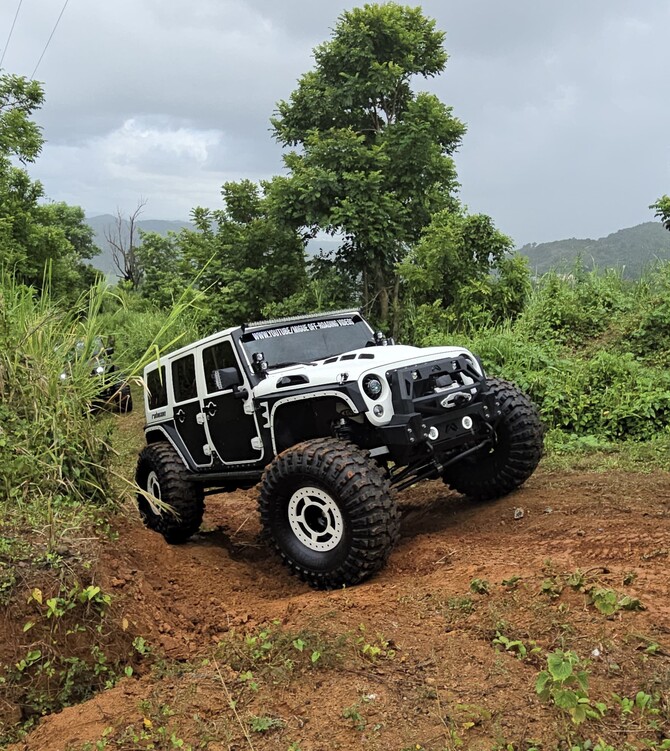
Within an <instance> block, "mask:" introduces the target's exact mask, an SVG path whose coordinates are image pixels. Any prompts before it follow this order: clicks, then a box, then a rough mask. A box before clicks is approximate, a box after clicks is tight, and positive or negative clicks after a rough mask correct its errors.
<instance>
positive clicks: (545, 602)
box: [17, 471, 670, 751]
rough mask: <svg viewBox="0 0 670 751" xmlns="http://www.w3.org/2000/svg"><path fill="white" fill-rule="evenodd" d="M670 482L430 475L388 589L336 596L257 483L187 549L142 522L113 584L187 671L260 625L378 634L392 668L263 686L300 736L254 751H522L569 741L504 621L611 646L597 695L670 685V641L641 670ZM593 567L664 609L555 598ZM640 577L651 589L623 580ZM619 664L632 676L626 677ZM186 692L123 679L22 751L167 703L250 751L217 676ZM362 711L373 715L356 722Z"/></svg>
mask: <svg viewBox="0 0 670 751" xmlns="http://www.w3.org/2000/svg"><path fill="white" fill-rule="evenodd" d="M669 480H670V477H668V475H667V474H665V473H660V472H659V473H656V474H651V475H632V474H623V473H609V474H593V473H588V474H563V475H555V474H551V473H548V472H545V471H539V472H538V473H537V474H536V475H535V476H534V477H533V478H532V479H531V481H529V482H528V484H527V485H526V486H525V487H524V488H523V489H522V490H520V491H519V492H517V493H515V494H514V495H512V496H510V497H508V498H506V499H503V500H500V501H497V502H494V503H490V504H483V505H475V504H472V503H470V502H468V501H466V500H464V499H463V498H461V497H459V496H458V495H456V494H454V493H451V492H450V491H449V490H448V489H447V488H446V487H445V486H444V485H443V484H442V483H440V482H432V483H424V484H422V485H420V486H417V487H414V488H412V489H411V490H409V491H406V492H405V493H404V494H402V496H401V507H402V510H403V521H402V537H401V540H400V543H399V544H398V546H397V548H396V549H395V550H394V552H393V554H392V555H391V558H390V560H389V563H388V565H387V566H386V568H385V569H384V570H383V571H382V572H381V573H379V574H378V575H377V576H375V577H374V578H373V579H372V580H371V581H370V582H367V583H365V584H363V585H360V586H357V587H353V588H350V589H345V590H338V591H334V592H317V591H313V590H311V589H310V588H308V587H307V585H305V584H303V583H301V582H300V581H298V580H297V579H294V578H292V577H291V576H290V575H289V574H288V571H287V569H285V568H284V567H283V566H282V565H281V563H279V561H278V559H277V558H276V557H275V555H274V554H273V553H272V551H270V550H269V549H268V548H267V547H266V546H265V545H264V544H263V543H262V542H261V541H260V539H259V532H260V529H259V524H258V519H257V514H256V496H255V492H254V491H249V492H246V493H232V494H227V495H219V496H213V497H210V498H208V499H207V511H206V516H205V523H204V525H203V529H202V531H201V533H200V534H199V535H198V536H197V537H196V538H194V539H193V540H192V541H191V542H189V543H187V544H186V545H183V546H179V547H170V546H168V545H166V544H165V543H164V542H163V540H162V538H161V537H159V536H157V535H155V534H153V533H150V532H148V531H146V530H145V529H143V528H142V527H141V525H140V524H139V522H137V521H134V520H129V521H123V522H122V523H121V527H120V529H119V532H120V538H119V541H118V542H117V543H113V544H109V545H108V546H107V547H106V548H105V550H104V551H103V554H102V558H101V560H100V563H99V567H98V568H99V570H98V576H99V578H100V579H101V583H102V584H103V587H105V588H107V589H108V590H110V591H112V592H113V593H115V594H116V595H117V597H118V598H119V599H120V600H122V602H123V607H124V613H123V615H124V617H125V618H127V619H128V620H129V621H130V622H131V624H133V627H134V628H135V629H137V631H138V632H140V633H142V634H144V635H145V636H146V638H147V640H148V642H149V643H150V644H153V645H155V646H156V647H157V648H158V649H159V650H161V651H163V652H164V653H165V654H166V655H167V656H168V657H169V658H174V659H176V660H181V661H183V660H189V661H191V662H193V661H194V660H195V658H197V657H199V656H203V655H208V654H210V653H211V651H212V649H213V648H214V647H215V645H216V644H217V643H218V642H220V641H221V640H224V639H225V638H226V636H227V635H228V634H230V633H231V629H232V630H240V629H243V630H249V631H253V630H254V629H255V628H257V627H258V626H259V625H262V624H268V623H271V622H272V621H278V622H280V623H281V624H282V627H284V628H286V629H297V630H299V629H301V628H304V627H305V626H309V627H312V628H314V627H317V626H324V627H326V628H327V630H328V631H329V632H330V633H333V634H338V633H339V634H343V633H351V632H356V631H357V630H362V629H363V628H364V629H366V631H365V633H367V634H376V633H377V632H381V633H382V634H383V636H384V639H385V640H387V641H388V642H389V643H390V644H391V645H393V647H394V648H395V652H396V656H395V657H394V658H393V659H392V660H386V661H377V662H374V663H366V662H365V661H363V660H361V661H360V663H359V664H358V665H355V666H354V668H350V669H349V670H348V671H341V672H332V673H328V672H321V673H317V672H315V673H313V674H312V673H310V674H308V675H307V676H305V677H303V678H301V680H300V681H299V682H298V684H297V685H296V683H295V682H293V683H291V684H290V685H289V686H288V687H286V686H284V687H283V688H281V687H280V688H275V689H273V690H272V691H270V690H268V693H266V694H264V693H263V691H262V690H261V692H260V695H259V696H260V697H261V698H254V697H252V699H251V700H250V704H249V706H250V707H251V706H254V707H255V706H256V705H255V704H253V702H256V704H258V703H259V702H261V703H262V707H261V708H260V709H258V711H261V709H262V710H263V711H264V712H266V713H268V714H272V715H273V716H278V717H281V718H282V721H283V723H284V728H283V729H282V730H281V731H275V732H274V734H273V733H259V734H257V736H256V737H254V738H253V739H252V742H253V747H254V748H257V749H265V748H267V749H273V748H277V749H286V748H288V747H289V744H290V743H291V742H298V741H299V743H300V745H299V748H300V749H302V751H308V750H314V751H316V750H317V749H319V750H320V749H331V748H343V749H344V748H347V749H348V748H370V749H376V748H378V749H387V748H388V749H398V751H399V750H400V749H402V748H409V747H411V748H416V747H417V744H418V745H419V746H421V747H422V748H425V749H442V748H449V747H452V746H453V747H455V745H458V744H455V740H454V738H455V737H459V738H460V737H462V738H463V739H464V741H465V743H466V745H465V747H466V748H482V749H484V748H486V749H489V748H493V747H494V743H501V742H502V741H503V740H504V741H505V742H514V743H515V744H516V743H518V744H519V745H518V748H519V749H521V748H525V747H526V746H523V745H521V744H522V743H523V742H527V741H528V739H534V738H540V739H542V738H544V739H549V741H552V739H556V738H558V737H561V735H560V734H561V732H563V731H561V730H560V727H561V726H560V723H559V720H557V715H556V711H555V710H554V709H552V708H549V707H546V706H544V705H541V704H540V703H539V701H538V699H537V698H536V697H535V695H534V690H533V684H534V677H535V676H536V674H537V670H538V669H539V668H540V667H542V665H541V664H540V663H539V662H536V663H533V662H532V661H531V662H529V663H526V662H521V661H519V660H516V659H514V655H513V654H503V655H502V657H501V655H499V654H498V653H497V652H496V651H495V650H494V648H493V647H492V644H491V640H492V637H493V636H494V635H495V632H496V630H498V629H500V628H506V629H508V632H509V635H510V636H511V637H516V638H523V639H533V640H535V641H537V642H538V644H540V645H541V646H542V647H543V648H544V649H546V650H550V649H554V648H556V647H557V646H564V647H565V648H568V647H569V648H571V649H574V650H575V651H576V652H577V653H578V654H580V655H581V656H586V657H588V656H589V655H591V654H592V653H593V654H596V653H597V654H598V655H600V656H599V657H598V658H594V660H593V665H592V666H591V671H592V678H593V685H594V687H595V688H598V687H599V686H602V691H603V692H606V693H607V694H608V695H609V693H610V692H611V691H617V692H623V693H625V692H628V693H629V694H630V692H631V691H632V692H633V694H634V693H635V691H636V690H638V689H639V688H641V687H643V686H642V685H641V684H644V687H647V688H650V687H651V683H653V682H654V681H656V682H657V683H659V682H660V683H662V681H663V680H666V681H668V684H669V685H670V661H669V660H668V658H667V653H665V654H666V656H663V652H664V650H663V649H661V650H660V654H658V655H655V656H654V659H655V660H656V661H655V662H654V664H653V666H652V667H653V669H654V671H653V673H651V672H649V670H650V669H651V668H650V666H649V664H648V662H647V661H641V660H640V659H639V653H640V641H639V639H640V638H642V637H641V636H640V635H643V637H644V639H646V640H647V641H644V640H643V641H642V644H643V645H646V644H648V643H651V642H654V643H655V642H658V643H659V644H661V645H664V646H665V649H668V647H670V597H668V593H669V590H670V588H669V585H668V581H669V576H668V561H669V558H670V482H669ZM515 509H517V512H516V516H517V517H520V518H515ZM549 559H550V561H551V562H550V563H548V560H549ZM576 569H581V570H582V571H587V572H588V574H589V576H591V577H594V578H597V581H598V583H599V585H601V586H604V587H605V586H607V587H612V588H613V589H616V590H617V591H618V592H621V593H624V594H630V595H631V596H635V597H638V598H639V599H640V600H641V601H642V603H643V604H644V606H645V607H646V609H645V610H644V611H643V612H619V613H617V614H616V616H615V617H612V618H606V617H605V616H603V615H602V614H600V613H598V612H597V611H595V609H594V608H593V606H591V605H589V604H588V599H587V597H586V596H585V595H584V593H583V592H573V591H572V590H569V588H567V587H566V588H565V591H564V592H563V594H561V595H560V597H555V598H551V597H550V596H545V595H543V594H541V587H542V582H543V581H545V580H546V579H547V577H549V578H551V577H552V576H554V575H555V578H556V580H557V581H558V580H559V579H560V576H558V575H559V574H563V575H565V574H567V573H570V572H574V571H575V570H576ZM629 572H632V574H631V576H629V578H633V579H634V581H633V582H632V583H631V584H629V585H628V586H624V585H623V580H624V576H625V574H626V573H629ZM512 577H520V580H519V585H518V586H517V587H516V588H515V587H514V586H513V585H510V586H508V587H505V586H503V585H502V584H501V583H502V582H503V580H509V579H510V578H512ZM473 579H481V580H486V581H487V582H489V583H490V584H491V593H490V594H489V595H475V594H472V593H471V592H470V583H471V581H472V580H473ZM468 603H470V604H468ZM566 624H567V625H566ZM638 637H639V638H638ZM370 638H372V637H370ZM594 649H596V652H594V651H593V650H594ZM503 651H504V650H503ZM615 663H616V665H617V669H620V670H621V672H620V673H619V674H613V672H612V671H613V669H612V668H611V665H613V664H615ZM650 676H651V677H650ZM183 680H186V679H184V678H183V676H175V675H174V674H172V675H171V676H167V677H165V676H164V677H162V678H161V677H160V676H156V675H145V676H143V677H142V678H141V679H139V680H136V679H134V678H133V679H131V680H126V679H124V680H123V681H122V682H121V684H120V685H119V686H118V687H116V688H115V689H113V690H111V691H108V692H105V693H104V694H102V695H100V696H98V697H96V698H95V699H93V700H92V701H90V702H87V703H86V704H84V705H81V706H79V707H74V708H70V709H66V710H64V711H63V712H62V713H60V714H59V715H55V716H52V717H48V718H45V719H44V720H43V721H42V723H41V724H40V725H39V727H38V728H37V730H36V731H34V732H33V733H32V734H31V735H29V736H28V738H27V740H26V742H25V743H24V744H21V745H20V746H17V748H24V749H40V750H41V751H50V750H52V749H53V750H54V751H56V750H58V751H62V750H63V749H66V748H73V749H74V748H77V749H79V748H80V747H81V744H83V743H84V742H85V741H89V740H90V741H92V740H95V739H98V738H100V734H101V733H102V731H103V730H104V729H105V728H106V727H109V726H113V727H121V726H122V725H123V724H124V723H126V724H128V723H133V722H138V721H139V720H141V717H142V713H141V712H140V711H139V710H138V702H139V701H140V700H141V699H143V698H144V699H145V700H146V699H147V697H152V696H154V697H156V696H158V694H159V693H160V695H161V696H162V697H163V698H162V700H165V701H167V700H168V699H169V701H171V702H172V704H173V705H174V706H177V707H178V715H179V716H180V717H192V716H193V714H194V713H195V714H198V713H199V716H200V715H201V716H202V717H205V718H208V720H207V721H208V722H210V724H211V723H214V724H216V722H221V723H223V725H222V726H221V727H223V726H225V728H226V730H225V733H224V732H223V730H221V732H220V733H219V736H216V737H214V736H212V737H213V738H214V739H213V740H211V741H210V742H209V745H207V746H206V747H207V748H211V749H219V748H220V749H225V748H229V749H232V748H240V749H241V748H248V745H247V742H246V739H245V738H244V736H243V735H242V731H241V730H240V727H237V726H236V724H235V721H234V718H231V717H230V716H228V715H230V712H229V711H228V710H227V702H226V701H225V698H224V697H223V696H222V693H221V686H220V685H218V686H216V685H215V684H216V680H215V677H214V678H212V674H211V669H210V672H209V673H207V676H205V677H203V678H202V680H201V681H200V685H199V687H198V688H197V691H195V690H194V692H192V693H193V696H192V697H191V698H190V699H189V698H187V699H184V696H183V695H182V694H183V691H182V692H181V693H180V689H179V687H180V686H182V687H183V686H185V685H186V684H184V683H183ZM650 682H651V683H650ZM187 683H188V681H187ZM660 683H659V686H658V687H659V688H663V690H667V689H668V685H666V686H664V687H662V686H660ZM189 685H190V684H189ZM165 692H167V694H166V693H165ZM196 694H197V696H196ZM166 696H168V699H166V698H165V697H166ZM189 696H190V695H189ZM366 696H373V697H374V699H369V700H366V699H365V697H366ZM361 697H363V698H361ZM350 706H355V707H358V708H359V709H357V710H355V711H354V712H353V719H352V716H351V714H352V713H351V712H350V717H349V718H348V719H346V718H344V717H343V710H345V712H344V714H346V708H347V707H350ZM448 707H451V710H448V709H447V708H448ZM463 707H477V708H478V709H476V710H464V709H463ZM459 708H460V709H459ZM468 712H469V713H470V714H468ZM356 713H359V714H360V715H364V725H363V722H358V723H357V721H356V718H355V715H356ZM459 713H460V714H459ZM471 715H472V716H471ZM217 718H218V719H217ZM464 718H465V719H464ZM185 722H186V721H185ZM557 723H558V724H557ZM185 727H186V730H185V733H186V735H188V733H189V732H195V731H193V729H192V727H191V726H190V725H189V724H188V722H186V725H185ZM189 728H190V730H189ZM373 728H374V731H373ZM557 728H558V729H557ZM599 732H601V731H599ZM450 733H451V735H449V734H450ZM224 736H225V737H224ZM193 737H195V736H193ZM198 737H200V736H198ZM448 742H449V743H451V742H453V744H455V745H453V744H452V746H449V745H448ZM77 744H79V745H77ZM130 747H131V746H128V748H130ZM138 747H142V746H138ZM169 747H170V746H168V745H166V746H165V748H169ZM194 747H195V746H194ZM203 747H204V746H203ZM548 747H550V748H554V746H553V745H550V746H548ZM110 748H116V747H115V746H110ZM123 748H126V746H123ZM296 748H297V746H296ZM516 748H517V746H515V749H516Z"/></svg>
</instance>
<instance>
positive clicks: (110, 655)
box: [0, 580, 132, 719]
mask: <svg viewBox="0 0 670 751" xmlns="http://www.w3.org/2000/svg"><path fill="white" fill-rule="evenodd" d="M111 603H112V598H111V596H110V595H109V594H107V593H105V592H103V591H102V590H101V588H100V587H99V586H98V585H94V584H89V585H87V586H84V585H83V584H81V583H80V582H79V581H77V580H75V581H74V583H73V584H72V585H67V584H66V583H65V582H63V583H62V584H61V585H60V587H59V588H58V589H57V590H56V591H54V592H53V593H52V595H51V596H48V595H47V594H45V593H43V592H42V590H41V589H39V588H37V587H35V588H33V589H32V591H31V594H30V597H29V598H28V604H29V605H30V606H31V608H32V612H31V619H30V620H29V621H27V622H26V623H25V624H24V627H23V634H24V636H23V637H22V642H23V644H24V645H25V646H23V647H22V648H23V650H24V651H23V653H22V654H21V655H20V656H19V657H18V659H16V661H15V662H14V664H13V665H11V664H10V665H5V666H2V668H1V669H0V683H2V684H3V690H4V693H5V696H8V697H11V699H12V701H13V702H17V703H20V704H21V706H22V708H23V716H24V718H26V719H29V718H31V717H36V716H41V715H43V714H46V713H49V712H53V711H58V710H60V709H62V708H63V707H65V706H69V705H71V704H75V703H77V702H79V701H83V700H85V699H87V698H89V697H90V696H91V695H92V694H93V693H95V691H97V690H99V689H101V688H110V687H111V686H113V685H114V683H115V682H116V680H117V679H118V678H119V677H120V676H121V675H122V674H123V672H124V671H123V663H124V662H125V661H126V660H127V659H128V658H129V657H130V650H129V646H130V645H129V644H125V646H123V647H121V649H120V651H119V643H118V636H116V635H114V634H113V632H112V631H111V629H110V627H109V626H110V624H109V618H108V614H109V609H110V606H111ZM126 650H127V651H126ZM131 672H132V670H131Z"/></svg>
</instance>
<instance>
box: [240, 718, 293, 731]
mask: <svg viewBox="0 0 670 751" xmlns="http://www.w3.org/2000/svg"><path fill="white" fill-rule="evenodd" d="M285 725H286V723H285V722H284V721H283V720H280V719H279V718H278V717H264V716H261V717H258V716H254V717H251V718H250V719H249V730H251V731H252V732H254V733H267V732H268V730H278V729H280V728H283V727H284V726H285Z"/></svg>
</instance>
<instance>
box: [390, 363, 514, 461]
mask: <svg viewBox="0 0 670 751" xmlns="http://www.w3.org/2000/svg"><path fill="white" fill-rule="evenodd" d="M386 378H387V381H388V383H389V385H390V387H391V392H392V394H393V411H394V416H393V418H392V419H391V421H390V422H389V423H388V424H387V425H385V426H382V427H380V428H378V431H379V439H380V441H382V442H383V444H384V445H386V446H388V449H389V452H390V454H391V457H392V459H393V460H394V461H395V462H396V463H397V464H401V465H405V464H410V463H411V462H413V461H414V460H416V458H417V457H420V456H422V455H423V456H425V455H426V454H427V453H431V454H434V455H435V456H436V457H440V456H444V455H446V454H448V453H450V452H451V451H453V450H455V449H459V448H464V447H467V446H468V445H471V444H472V445H474V444H476V443H477V442H478V441H480V440H481V439H482V438H483V437H486V436H488V435H490V433H491V426H492V425H494V424H495V422H496V421H497V419H498V417H499V415H500V406H499V404H497V402H496V399H495V396H494V395H493V394H491V393H489V391H488V388H487V384H486V378H485V376H484V374H483V372H481V371H480V370H479V369H477V367H476V366H475V365H474V364H473V363H472V361H471V360H470V358H468V357H465V356H464V355H462V356H460V357H456V358H446V359H443V360H437V361H434V362H430V363H425V364H422V365H419V366H409V367H404V368H399V369H397V370H392V371H388V372H387V373H386Z"/></svg>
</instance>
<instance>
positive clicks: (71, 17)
mask: <svg viewBox="0 0 670 751" xmlns="http://www.w3.org/2000/svg"><path fill="white" fill-rule="evenodd" d="M63 3H64V0H22V2H21V6H20V9H19V13H18V16H17V17H16V24H15V27H14V31H13V33H12V35H11V38H10V40H9V44H8V45H6V40H7V36H8V34H9V31H10V27H11V25H12V22H13V20H14V18H15V14H16V11H17V8H18V7H19V0H0V47H1V51H0V55H2V54H3V52H4V55H5V58H4V62H3V68H4V69H5V71H7V72H11V73H17V74H21V75H28V76H29V75H30V74H31V73H32V71H33V69H34V68H35V65H36V63H37V61H38V59H39V57H40V54H41V53H42V51H43V50H44V47H45V44H46V42H47V39H48V37H49V34H50V33H51V32H52V30H53V28H54V24H55V23H56V19H57V18H58V15H59V13H60V11H61V9H62V8H63ZM357 4H362V3H354V2H339V1H338V0H333V1H332V2H331V1H330V0H282V1H279V2H273V1H272V0H169V2H167V1H166V0H114V2H92V1H91V0H69V1H68V3H67V6H66V8H65V11H64V13H63V16H62V18H61V21H60V24H59V25H58V27H57V28H56V31H55V33H54V35H53V39H52V41H51V43H50V45H49V46H48V48H47V50H46V53H45V55H44V58H43V60H42V62H41V63H40V65H39V68H38V69H37V73H36V75H35V78H37V79H38V80H40V81H42V82H43V83H44V87H45V92H46V104H45V106H44V107H43V109H42V111H41V112H40V114H39V117H38V120H39V123H40V124H41V125H42V127H43V129H44V135H45V138H46V141H47V142H46V145H45V147H44V150H43V153H42V155H41V157H40V158H39V161H38V162H37V163H36V164H35V165H33V166H31V167H30V173H31V175H32V176H33V177H36V178H39V179H40V180H42V182H43V183H44V186H45V189H46V192H47V194H48V196H49V197H50V198H52V199H54V200H65V201H68V202H69V203H75V204H79V205H81V206H83V207H84V209H85V210H86V212H87V214H89V215H95V214H102V213H115V211H116V209H117V207H118V208H119V209H120V210H121V211H122V212H124V213H128V212H130V211H132V210H133V209H134V208H135V206H136V204H137V201H138V199H139V198H140V197H142V198H144V199H146V200H147V206H146V209H145V211H144V215H143V216H144V218H147V219H148V218H161V219H187V218H188V215H189V212H190V209H191V208H193V207H194V206H196V205H200V206H210V207H217V206H218V205H220V193H219V191H220V186H221V184H222V183H223V182H224V181H225V180H231V179H240V178H243V177H248V178H251V179H254V180H256V179H260V178H264V177H270V176H271V175H273V174H277V173H278V172H280V171H281V169H282V161H281V149H280V147H279V145H278V144H277V143H276V142H275V141H274V140H273V139H272V137H271V134H270V131H269V122H268V119H269V117H270V115H271V114H272V112H273V109H274V107H275V104H276V102H277V101H278V100H280V99H285V98H288V96H289V95H290V93H291V91H292V90H293V89H294V88H295V84H296V81H297V79H298V77H299V76H300V75H301V74H302V73H304V72H305V71H307V70H308V69H309V68H311V67H312V63H313V60H312V56H311V54H312V48H313V47H314V46H315V45H317V44H319V43H320V42H322V41H324V40H326V39H327V38H328V37H329V35H330V32H331V29H332V28H333V27H334V25H335V23H336V21H337V17H338V15H339V14H340V13H341V12H342V11H343V10H344V9H346V8H350V7H353V6H354V5H357ZM422 6H423V8H424V11H425V13H426V14H427V15H429V16H432V17H434V18H436V19H437V22H438V26H439V28H441V29H443V30H445V31H446V32H447V38H446V47H447V51H448V53H449V55H450V59H449V61H448V63H447V67H446V70H445V72H444V73H443V74H442V75H441V76H440V77H439V78H438V79H434V80H431V81H428V82H424V81H423V80H420V81H418V82H417V88H421V89H428V90H431V91H434V92H435V93H437V94H438V95H439V96H440V98H441V99H442V100H443V101H444V102H445V103H447V104H449V105H451V106H453V108H454V114H455V115H457V116H458V117H459V118H460V119H461V120H463V121H464V122H465V123H466V124H467V127H468V132H467V134H466V136H465V138H464V141H463V146H462V147H461V149H460V151H459V152H458V153H457V155H456V164H457V167H458V172H459V176H460V182H461V186H462V187H461V198H462V200H463V201H464V202H465V203H466V204H467V205H468V206H469V208H470V210H471V211H477V212H485V213H487V214H490V215H491V216H492V217H493V218H494V220H495V222H496V224H497V225H498V226H499V227H500V228H501V229H502V230H503V231H505V232H506V233H508V234H510V235H511V236H512V237H513V238H514V239H515V241H516V242H517V243H518V244H522V243H525V242H532V241H535V242H540V241H544V240H552V239H560V238H564V237H600V236H603V235H606V234H609V233H610V232H613V231H615V230H617V229H620V228H622V227H627V226H631V225H634V224H638V223H640V222H643V221H649V220H650V219H652V218H653V213H652V212H650V211H649V209H648V208H647V206H648V205H649V204H650V203H651V202H653V201H654V200H655V199H656V198H658V197H659V196H660V195H662V194H663V193H670V99H669V97H668V88H667V86H668V83H667V81H668V71H669V70H670V43H669V42H668V33H669V30H670V2H668V0H644V2H633V0H626V1H624V0H588V2H585V0H562V2H547V1H546V0H544V1H543V0H539V1H538V0H506V1H502V0H467V1H466V0H460V2H456V1H455V0H428V1H427V2H424V3H422ZM5 48H6V49H5Z"/></svg>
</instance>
